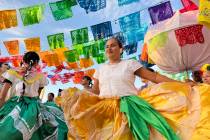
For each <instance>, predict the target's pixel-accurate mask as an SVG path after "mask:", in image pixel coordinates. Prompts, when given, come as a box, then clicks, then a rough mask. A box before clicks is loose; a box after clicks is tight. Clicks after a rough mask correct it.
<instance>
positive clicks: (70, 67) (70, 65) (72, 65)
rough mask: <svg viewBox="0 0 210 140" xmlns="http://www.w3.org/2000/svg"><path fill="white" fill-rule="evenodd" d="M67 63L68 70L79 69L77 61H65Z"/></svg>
mask: <svg viewBox="0 0 210 140" xmlns="http://www.w3.org/2000/svg"><path fill="white" fill-rule="evenodd" d="M67 65H68V67H67V68H69V69H70V70H71V69H73V70H78V69H79V66H78V64H77V62H67Z"/></svg>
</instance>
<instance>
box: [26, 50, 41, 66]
mask: <svg viewBox="0 0 210 140" xmlns="http://www.w3.org/2000/svg"><path fill="white" fill-rule="evenodd" d="M39 60H40V58H39V55H38V54H37V53H36V52H33V51H29V52H27V53H25V54H24V56H23V61H24V62H25V63H27V64H29V65H30V66H33V65H34V64H35V63H39Z"/></svg>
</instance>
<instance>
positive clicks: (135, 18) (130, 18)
mask: <svg viewBox="0 0 210 140" xmlns="http://www.w3.org/2000/svg"><path fill="white" fill-rule="evenodd" d="M119 24H120V30H121V31H122V32H129V31H134V30H136V29H139V28H140V27H141V24H140V12H135V13H132V14H129V15H127V16H124V17H121V18H119Z"/></svg>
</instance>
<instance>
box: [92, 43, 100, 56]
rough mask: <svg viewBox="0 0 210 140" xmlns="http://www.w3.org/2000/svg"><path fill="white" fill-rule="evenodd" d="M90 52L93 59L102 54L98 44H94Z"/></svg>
mask: <svg viewBox="0 0 210 140" xmlns="http://www.w3.org/2000/svg"><path fill="white" fill-rule="evenodd" d="M90 52H91V55H92V56H93V57H98V55H99V53H100V52H99V46H98V45H97V44H92V45H91V50H90Z"/></svg>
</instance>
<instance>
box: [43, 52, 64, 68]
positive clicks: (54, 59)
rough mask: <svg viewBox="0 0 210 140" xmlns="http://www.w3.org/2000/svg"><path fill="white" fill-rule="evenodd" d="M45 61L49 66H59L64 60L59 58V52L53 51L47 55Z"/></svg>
mask: <svg viewBox="0 0 210 140" xmlns="http://www.w3.org/2000/svg"><path fill="white" fill-rule="evenodd" d="M45 63H46V64H47V66H49V67H50V66H59V65H61V64H62V61H61V60H60V59H59V57H58V54H57V53H54V52H51V53H49V54H46V55H45Z"/></svg>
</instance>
